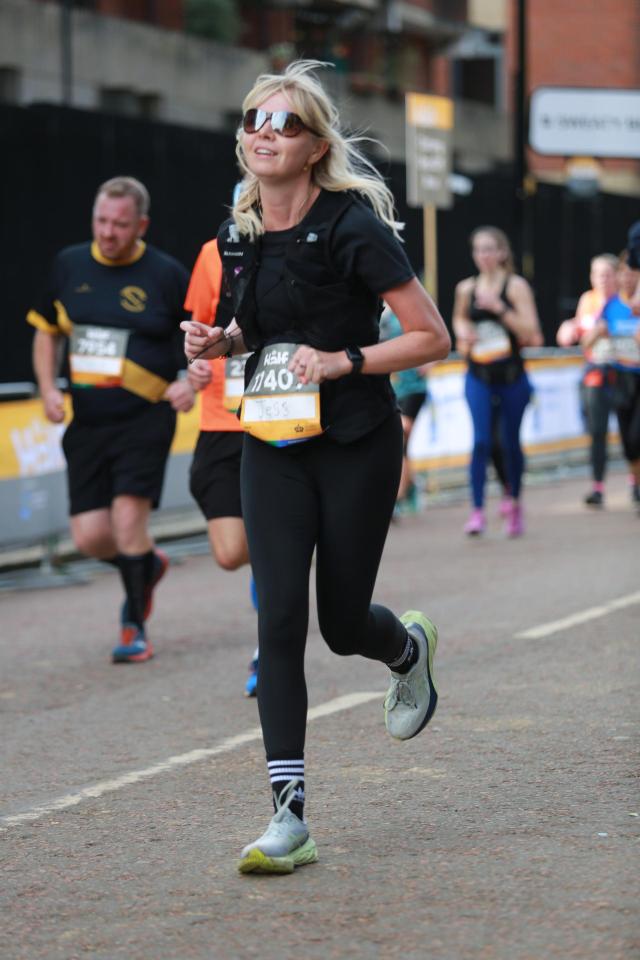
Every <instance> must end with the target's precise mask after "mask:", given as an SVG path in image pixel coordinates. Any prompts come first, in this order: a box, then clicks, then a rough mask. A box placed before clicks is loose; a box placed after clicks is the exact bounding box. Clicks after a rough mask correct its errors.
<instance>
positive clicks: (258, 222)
mask: <svg viewBox="0 0 640 960" xmlns="http://www.w3.org/2000/svg"><path fill="white" fill-rule="evenodd" d="M326 66H330V64H326V63H323V62H322V61H320V60H296V61H294V62H293V63H290V64H289V66H288V67H287V68H286V70H285V71H284V72H283V73H282V74H271V73H264V74H262V75H261V76H259V77H258V79H257V80H256V82H255V84H254V86H253V89H252V90H251V91H250V92H249V93H248V94H247V96H246V97H245V99H244V102H243V104H242V111H243V113H245V112H246V111H247V110H251V109H252V108H254V107H259V106H260V104H262V103H264V101H265V100H266V99H267V98H268V97H271V96H273V95H274V94H277V93H281V94H284V95H285V96H286V98H287V100H288V101H289V103H290V104H291V108H292V110H293V111H294V112H295V113H297V114H298V116H299V117H300V119H301V120H303V121H304V123H305V125H306V126H308V128H309V129H310V130H311V131H313V133H314V135H315V136H317V137H318V138H320V139H322V140H326V141H327V143H328V144H329V149H328V150H327V152H326V153H325V154H324V156H323V157H321V158H320V160H318V162H317V163H315V164H314V165H313V167H312V170H311V182H312V183H313V184H316V185H317V186H319V187H321V188H322V189H324V190H329V191H333V192H337V191H340V190H354V191H356V192H357V193H359V194H361V196H363V197H364V198H365V199H366V200H368V201H369V203H370V204H371V206H372V208H373V212H374V213H375V215H376V216H377V217H378V218H379V219H380V220H382V222H383V223H386V224H387V226H388V227H390V228H391V230H392V231H393V233H394V234H395V235H396V237H397V238H398V239H400V230H401V229H402V227H403V224H401V223H398V222H397V221H396V219H395V204H394V198H393V194H392V193H391V190H389V188H388V187H387V185H386V184H385V182H384V180H383V178H382V176H381V174H380V173H379V172H378V171H377V170H376V168H375V166H374V165H373V164H372V163H371V162H370V161H369V160H367V159H366V157H365V156H363V154H362V153H361V151H360V150H359V149H358V146H357V144H359V143H361V142H362V141H363V140H366V139H368V138H365V137H348V136H346V135H344V134H343V133H342V132H341V130H340V118H339V115H338V110H337V108H336V107H335V105H334V104H333V102H332V101H331V99H330V98H329V96H328V95H327V93H326V92H325V90H324V88H323V86H322V84H321V83H320V81H319V80H317V79H316V77H314V76H313V75H312V71H314V70H318V69H320V68H322V67H326ZM242 137H243V130H242V127H240V128H239V129H238V132H237V134H236V139H237V144H236V156H237V158H238V163H239V164H240V169H241V170H242V173H243V180H242V184H241V188H240V191H239V194H238V197H237V199H236V202H235V204H234V206H233V209H232V215H233V219H234V221H235V223H236V226H237V227H238V230H239V232H240V233H241V234H243V235H246V236H248V237H249V238H250V239H251V240H255V239H256V237H259V236H260V235H261V234H262V233H264V225H263V223H262V218H261V216H260V184H259V181H258V178H257V177H256V176H255V174H253V173H252V172H251V171H250V170H249V167H248V165H247V161H246V157H245V155H244V150H243V146H242Z"/></svg>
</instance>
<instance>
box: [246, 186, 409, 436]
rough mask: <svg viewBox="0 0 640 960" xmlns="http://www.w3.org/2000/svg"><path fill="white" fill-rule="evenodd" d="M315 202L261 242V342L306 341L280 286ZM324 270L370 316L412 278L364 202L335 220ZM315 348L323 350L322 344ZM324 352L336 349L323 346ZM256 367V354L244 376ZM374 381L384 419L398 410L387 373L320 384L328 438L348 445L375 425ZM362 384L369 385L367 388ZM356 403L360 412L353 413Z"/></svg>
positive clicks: (395, 246) (402, 257)
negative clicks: (371, 408)
mask: <svg viewBox="0 0 640 960" xmlns="http://www.w3.org/2000/svg"><path fill="white" fill-rule="evenodd" d="M320 197H322V194H320ZM317 203H318V200H316V203H315V204H314V205H313V206H312V207H311V209H310V210H309V211H308V213H307V214H306V216H305V218H304V219H303V220H302V222H301V224H300V225H299V226H297V227H294V228H291V229H290V230H280V231H267V232H266V233H265V234H264V235H263V237H262V239H261V245H260V264H259V267H258V271H257V275H256V284H255V299H256V306H257V311H256V321H257V325H258V328H259V330H260V333H261V334H262V337H263V338H264V340H265V342H271V343H274V342H277V341H282V342H292V343H305V337H304V317H300V316H296V315H295V309H294V306H293V303H292V301H291V298H290V297H289V295H288V293H287V289H286V284H285V282H284V258H285V253H286V250H287V247H288V246H289V244H290V241H291V239H292V236H293V235H294V233H298V232H299V231H300V227H304V225H305V222H307V221H308V222H309V223H310V224H312V223H313V222H314V217H315V216H316V215H317V211H315V210H314V208H315V206H316V204H317ZM328 267H329V268H330V269H331V270H332V271H335V273H337V274H338V275H339V276H340V277H341V278H343V279H345V280H348V281H349V284H350V285H351V287H352V289H353V290H354V291H355V294H356V295H357V296H358V298H362V299H363V300H364V301H365V302H368V303H370V306H371V312H372V313H374V312H375V310H376V309H377V306H378V304H379V299H380V295H381V294H383V293H385V292H386V291H388V290H392V289H393V288H394V287H397V286H400V284H402V283H406V282H408V281H409V280H411V279H412V278H413V277H414V276H415V274H414V271H413V268H412V267H411V264H410V263H409V260H408V258H407V255H406V253H405V251H404V249H403V247H402V245H401V244H400V243H399V241H398V240H397V239H396V238H395V236H394V235H393V233H392V232H391V230H390V229H389V228H388V227H387V226H386V224H384V223H382V221H380V220H379V219H378V218H377V217H376V216H375V215H374V214H373V212H372V211H371V210H370V209H369V208H368V207H367V206H366V205H365V204H364V203H362V202H356V203H353V204H351V205H350V206H349V207H348V208H347V210H346V211H345V213H344V214H343V215H342V216H341V217H340V219H339V220H338V222H337V224H336V226H335V229H334V232H333V236H332V240H331V262H330V264H329V265H328ZM331 320H332V318H331V316H327V318H326V322H327V329H328V330H329V329H330V328H331ZM350 345H356V346H366V344H362V343H359V344H353V341H349V342H348V343H345V344H344V346H345V347H346V346H350ZM317 346H318V347H319V349H323V347H322V345H321V344H317ZM326 349H335V347H333V346H327V348H326ZM256 363H257V356H255V357H252V358H250V359H249V361H248V363H247V371H246V375H247V378H250V377H251V375H252V373H253V370H254V369H255V365H256ZM356 380H362V383H361V384H360V385H358V384H357V383H356V382H355V381H356ZM373 380H377V381H378V383H379V385H380V386H383V384H382V382H383V381H384V386H383V393H384V394H385V395H386V396H387V397H388V404H387V405H386V414H385V415H388V414H390V413H391V412H392V411H393V410H395V409H396V403H395V398H394V394H393V391H392V389H391V386H390V385H389V383H388V381H389V378H388V376H387V375H384V376H376V377H372V376H371V375H367V374H362V375H358V376H356V377H349V376H347V377H341V378H340V379H338V380H328V381H325V382H324V383H323V384H321V387H320V391H321V410H322V422H323V425H324V427H325V429H326V430H327V432H328V435H329V436H332V435H333V436H335V437H336V439H339V440H340V442H349V441H350V440H354V439H357V437H358V436H361V435H362V433H363V432H366V430H368V429H370V428H371V427H372V426H374V425H376V424H375V423H372V421H371V419H370V418H369V417H368V416H367V410H366V407H367V405H368V404H375V405H376V406H378V405H379V403H380V396H381V394H380V391H377V392H376V393H375V394H374V393H373V392H372V391H371V389H367V387H368V386H369V387H371V386H372V381H373ZM365 381H369V384H367V383H366V382H365ZM247 382H248V379H247ZM385 387H386V389H385ZM356 405H357V406H358V408H359V409H354V407H355V406H356ZM381 418H382V414H376V417H375V420H377V422H378V423H379V422H381ZM365 425H366V426H365Z"/></svg>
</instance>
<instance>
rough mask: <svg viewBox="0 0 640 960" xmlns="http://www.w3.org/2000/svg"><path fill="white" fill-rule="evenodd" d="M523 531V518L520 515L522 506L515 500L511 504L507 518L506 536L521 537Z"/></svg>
mask: <svg viewBox="0 0 640 960" xmlns="http://www.w3.org/2000/svg"><path fill="white" fill-rule="evenodd" d="M523 533H524V518H523V516H522V507H521V506H520V504H519V503H518V502H517V501H515V500H514V501H513V503H512V504H511V513H510V514H509V518H508V520H507V536H508V537H521V536H522V534H523Z"/></svg>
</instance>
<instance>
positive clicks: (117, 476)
mask: <svg viewBox="0 0 640 960" xmlns="http://www.w3.org/2000/svg"><path fill="white" fill-rule="evenodd" d="M175 429H176V414H175V411H174V410H173V409H172V408H171V406H170V405H169V404H168V403H164V402H163V403H158V404H154V405H153V406H150V407H148V408H147V409H146V410H144V411H143V412H142V413H139V414H137V415H136V416H134V417H131V418H130V419H129V420H119V421H118V422H117V423H113V424H100V425H98V426H96V425H93V424H91V425H90V424H85V423H78V422H77V421H75V420H72V421H71V423H70V424H69V426H68V427H67V429H66V431H65V434H64V437H63V438H62V449H63V450H64V455H65V457H66V460H67V467H68V471H67V478H68V488H69V501H70V510H69V512H70V514H71V516H74V515H75V514H77V513H85V512H86V511H87V510H100V509H102V508H104V507H109V506H111V503H112V501H113V499H114V497H118V496H122V495H128V496H132V497H144V498H145V499H148V500H151V503H152V505H153V507H154V508H155V507H157V506H158V504H159V502H160V495H161V493H162V484H163V482H164V471H165V467H166V464H167V459H168V457H169V450H170V449H171V441H172V440H173V434H174V433H175Z"/></svg>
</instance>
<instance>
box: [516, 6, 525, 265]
mask: <svg viewBox="0 0 640 960" xmlns="http://www.w3.org/2000/svg"><path fill="white" fill-rule="evenodd" d="M516 10H517V18H516V19H517V33H518V43H517V70H516V76H515V103H514V124H513V128H514V129H513V132H514V142H513V160H514V164H513V165H514V175H515V187H516V199H515V209H514V213H515V216H514V220H515V237H514V241H515V242H514V247H515V254H516V259H517V260H518V262H519V263H520V265H521V266H522V264H523V262H526V261H527V259H528V258H527V256H526V254H527V253H528V251H526V250H525V202H526V180H527V153H526V142H527V133H526V130H525V102H526V96H527V4H526V0H516Z"/></svg>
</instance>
